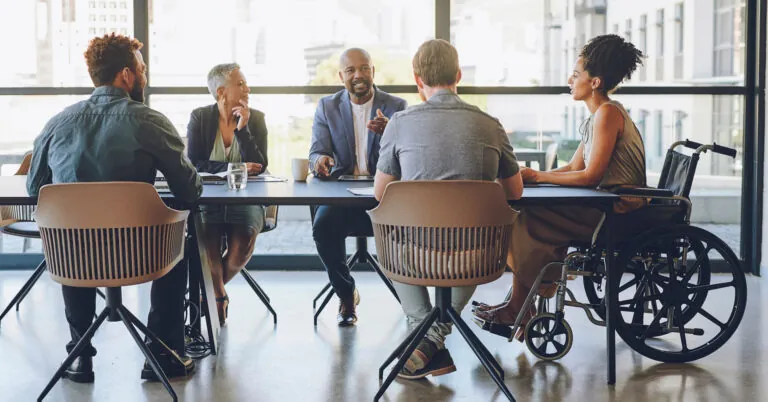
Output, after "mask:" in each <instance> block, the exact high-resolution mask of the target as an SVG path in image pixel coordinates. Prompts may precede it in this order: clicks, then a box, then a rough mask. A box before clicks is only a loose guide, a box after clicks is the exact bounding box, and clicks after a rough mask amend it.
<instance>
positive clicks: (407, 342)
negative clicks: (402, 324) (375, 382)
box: [379, 312, 432, 380]
mask: <svg viewBox="0 0 768 402" xmlns="http://www.w3.org/2000/svg"><path fill="white" fill-rule="evenodd" d="M430 314H431V312H430ZM431 325H432V323H430V322H429V321H427V320H424V321H422V322H421V324H419V326H418V327H416V328H414V330H413V331H411V333H410V334H408V336H407V337H405V339H404V340H403V341H402V342H401V343H400V345H398V346H397V348H396V349H395V350H393V351H392V353H391V354H390V355H389V357H387V360H384V364H382V365H381V366H380V367H379V380H381V379H383V378H384V369H385V368H387V366H389V364H390V363H392V361H394V360H395V358H396V357H398V356H400V354H401V353H403V350H404V349H405V348H406V347H407V346H408V345H410V344H411V341H412V340H413V338H415V337H416V335H417V334H418V333H419V331H421V328H422V327H424V326H431ZM427 330H429V329H427ZM425 333H426V332H425Z"/></svg>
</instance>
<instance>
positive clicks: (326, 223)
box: [312, 205, 373, 299]
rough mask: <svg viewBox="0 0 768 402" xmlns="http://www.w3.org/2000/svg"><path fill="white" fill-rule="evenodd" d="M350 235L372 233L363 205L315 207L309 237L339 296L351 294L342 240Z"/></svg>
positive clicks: (352, 286)
mask: <svg viewBox="0 0 768 402" xmlns="http://www.w3.org/2000/svg"><path fill="white" fill-rule="evenodd" d="M350 234H364V235H368V236H372V235H373V228H372V227H371V218H370V217H368V214H367V213H366V210H365V209H363V208H349V207H334V206H328V205H322V206H319V207H318V208H317V210H316V212H315V220H314V222H312V237H313V238H314V240H315V245H316V246H317V253H318V254H319V255H320V259H321V260H322V261H323V265H324V266H325V270H326V271H327V272H328V279H329V280H330V282H331V286H333V290H334V291H336V294H337V295H338V296H339V298H341V299H347V298H350V297H352V293H353V292H354V290H355V280H354V278H352V275H350V274H349V267H348V266H347V250H346V245H345V241H346V238H347V236H349V235H350Z"/></svg>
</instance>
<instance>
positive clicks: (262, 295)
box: [240, 268, 277, 324]
mask: <svg viewBox="0 0 768 402" xmlns="http://www.w3.org/2000/svg"><path fill="white" fill-rule="evenodd" d="M240 274H242V275H243V278H244V279H245V281H246V282H248V285H249V286H250V287H251V289H253V292H254V293H256V296H258V297H259V299H261V302H262V303H264V306H265V307H266V308H267V310H269V312H270V313H272V318H273V321H274V323H275V324H277V314H276V313H275V310H274V309H273V308H272V305H271V304H270V300H269V296H267V293H266V292H264V289H262V288H261V286H259V284H258V283H257V282H256V280H255V279H253V276H251V274H250V273H249V272H248V270H246V269H245V268H243V269H242V270H240Z"/></svg>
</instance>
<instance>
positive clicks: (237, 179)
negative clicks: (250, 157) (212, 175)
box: [227, 163, 248, 190]
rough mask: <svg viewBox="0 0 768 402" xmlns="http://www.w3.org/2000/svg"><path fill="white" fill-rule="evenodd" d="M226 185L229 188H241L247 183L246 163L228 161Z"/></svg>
mask: <svg viewBox="0 0 768 402" xmlns="http://www.w3.org/2000/svg"><path fill="white" fill-rule="evenodd" d="M227 185H228V186H229V189H230V190H243V189H245V186H246V185H248V165H246V164H245V163H230V164H229V165H227Z"/></svg>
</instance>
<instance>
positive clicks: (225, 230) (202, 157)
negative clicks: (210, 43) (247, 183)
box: [187, 63, 267, 325]
mask: <svg viewBox="0 0 768 402" xmlns="http://www.w3.org/2000/svg"><path fill="white" fill-rule="evenodd" d="M208 90H209V92H210V93H211V95H213V97H214V99H216V103H215V104H213V105H209V106H204V107H201V108H198V109H195V110H194V111H192V115H191V116H190V118H189V125H187V141H188V146H187V155H188V156H189V159H190V160H191V161H192V163H193V164H194V165H195V167H196V168H197V170H198V171H199V172H208V173H219V172H223V171H225V170H227V164H228V163H230V162H245V163H246V164H247V166H248V174H249V175H257V174H259V173H261V172H263V171H264V170H265V169H266V168H267V126H266V124H265V123H264V113H262V112H259V111H258V110H255V109H251V108H250V107H249V106H248V94H249V92H250V89H249V88H248V84H247V82H246V80H245V77H244V76H243V73H242V72H241V71H240V66H239V65H237V64H236V63H231V64H219V65H217V66H214V67H213V68H212V69H211V71H210V72H209V73H208ZM201 209H202V221H203V223H204V230H203V233H200V236H202V238H203V239H204V241H205V248H206V253H207V254H208V255H209V256H210V261H211V262H212V265H211V276H212V277H213V291H214V294H215V296H216V306H217V308H218V313H219V321H220V322H221V324H222V325H223V324H224V321H225V320H226V318H227V312H228V307H229V297H228V296H227V292H226V290H225V288H224V284H226V283H227V282H229V281H230V280H231V279H232V278H233V277H234V276H235V275H237V274H238V273H239V272H240V270H241V269H243V268H245V264H246V263H248V260H249V259H250V258H251V255H252V254H253V247H254V245H255V243H256V236H257V235H258V234H259V232H261V230H262V228H263V227H264V208H263V207H261V206H250V205H249V206H222V205H214V206H205V207H204V208H201Z"/></svg>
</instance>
